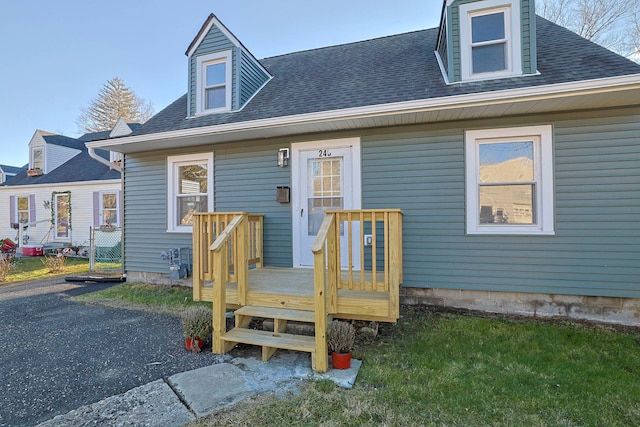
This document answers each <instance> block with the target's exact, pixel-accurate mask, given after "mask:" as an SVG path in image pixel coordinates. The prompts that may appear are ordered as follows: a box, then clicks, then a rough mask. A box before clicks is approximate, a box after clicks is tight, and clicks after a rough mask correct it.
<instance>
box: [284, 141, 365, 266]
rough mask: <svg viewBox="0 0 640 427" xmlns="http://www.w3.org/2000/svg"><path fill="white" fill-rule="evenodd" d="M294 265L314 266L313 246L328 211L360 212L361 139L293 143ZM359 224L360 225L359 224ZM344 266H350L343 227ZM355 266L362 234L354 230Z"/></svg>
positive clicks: (357, 264)
mask: <svg viewBox="0 0 640 427" xmlns="http://www.w3.org/2000/svg"><path fill="white" fill-rule="evenodd" d="M291 148H292V150H291V152H292V173H293V179H292V186H293V189H292V195H293V203H292V208H293V212H292V215H293V264H294V267H307V266H309V267H310V266H313V254H312V252H311V246H312V245H313V242H314V240H315V238H316V235H317V234H318V230H319V229H320V225H321V224H322V221H323V220H324V213H325V211H326V210H332V209H334V210H335V209H360V206H361V189H360V139H359V138H348V139H340V140H327V141H313V142H304V143H298V144H292V147H291ZM356 225H358V224H356ZM340 227H341V235H342V238H341V241H340V245H341V248H343V249H342V250H341V251H340V254H341V264H342V267H347V265H348V259H347V258H348V251H347V250H346V248H347V238H348V236H347V230H346V227H345V226H344V225H343V224H341V225H340ZM352 237H353V243H354V244H353V245H352V247H353V260H352V264H353V267H358V266H359V265H360V253H359V250H360V244H359V240H360V231H359V229H358V228H357V227H356V228H354V229H353V230H352Z"/></svg>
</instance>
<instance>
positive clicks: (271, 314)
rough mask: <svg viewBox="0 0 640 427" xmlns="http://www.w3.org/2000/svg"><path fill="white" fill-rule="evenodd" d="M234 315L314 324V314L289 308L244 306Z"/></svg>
mask: <svg viewBox="0 0 640 427" xmlns="http://www.w3.org/2000/svg"><path fill="white" fill-rule="evenodd" d="M235 314H236V315H241V316H252V317H265V318H269V319H280V320H292V321H295V322H307V323H315V321H316V319H315V314H314V312H313V311H308V310H294V309H290V308H276V307H259V306H255V305H245V306H244V307H241V308H239V309H237V310H236V311H235Z"/></svg>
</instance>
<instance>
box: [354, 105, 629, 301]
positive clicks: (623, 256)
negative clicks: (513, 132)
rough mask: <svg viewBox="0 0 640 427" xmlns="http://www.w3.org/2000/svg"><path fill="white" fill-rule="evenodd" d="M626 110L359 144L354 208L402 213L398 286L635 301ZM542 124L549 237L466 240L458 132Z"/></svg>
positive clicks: (376, 138) (407, 135)
mask: <svg viewBox="0 0 640 427" xmlns="http://www.w3.org/2000/svg"><path fill="white" fill-rule="evenodd" d="M634 113H635V115H627V116H618V117H616V116H598V115H597V114H595V113H592V114H590V115H589V116H585V117H584V118H575V115H574V117H572V116H566V117H567V118H566V119H562V118H559V116H558V115H556V116H553V117H547V118H546V120H544V118H538V119H537V121H536V122H535V123H532V122H530V121H526V120H519V121H517V122H515V121H513V120H511V121H509V120H496V121H489V122H488V121H483V122H478V123H460V124H457V125H456V128H455V129H451V130H438V131H425V132H418V133H405V134H397V135H388V136H370V137H367V138H364V139H363V153H362V157H363V199H364V200H363V202H364V203H363V206H364V207H365V208H382V207H393V208H401V209H402V210H403V211H404V236H403V239H404V240H403V242H404V248H403V255H404V278H405V282H404V286H411V287H420V288H427V287H432V288H446V289H467V290H486V291H511V292H541V293H552V294H553V293H558V294H579V295H599V296H622V297H640V284H638V280H637V278H638V277H640V245H638V238H639V237H640V222H639V221H638V217H639V214H640V174H638V172H637V165H638V164H640V115H639V114H640V110H638V109H636V110H635V111H634ZM540 119H542V120H543V121H542V122H541V121H540ZM543 123H546V124H549V123H550V124H552V125H553V126H554V154H555V189H556V216H555V218H556V223H555V228H556V235H555V236H550V237H549V236H467V235H465V229H464V224H465V209H464V207H465V199H464V194H465V189H464V156H463V148H464V141H463V135H464V131H463V130H464V129H465V128H467V129H472V128H480V127H501V126H505V127H508V126H523V125H529V124H543Z"/></svg>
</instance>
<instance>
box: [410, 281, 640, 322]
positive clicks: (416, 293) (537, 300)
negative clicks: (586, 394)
mask: <svg viewBox="0 0 640 427" xmlns="http://www.w3.org/2000/svg"><path fill="white" fill-rule="evenodd" d="M400 302H401V303H402V304H408V305H415V304H426V305H434V306H438V307H450V308H462V309H469V310H480V311H486V312H490V313H501V314H519V315H523V316H532V317H562V318H566V319H576V320H590V321H595V322H605V323H616V324H621V325H629V326H640V299H637V298H618V297H591V296H579V295H557V294H553V295H552V294H534V293H525V292H489V291H465V290H455V289H422V288H400Z"/></svg>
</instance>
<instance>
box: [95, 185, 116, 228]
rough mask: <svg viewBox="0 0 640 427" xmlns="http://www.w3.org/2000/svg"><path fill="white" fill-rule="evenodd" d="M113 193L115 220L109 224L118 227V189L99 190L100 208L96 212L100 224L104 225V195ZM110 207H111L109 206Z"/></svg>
mask: <svg viewBox="0 0 640 427" xmlns="http://www.w3.org/2000/svg"><path fill="white" fill-rule="evenodd" d="M111 194H113V195H114V196H116V207H115V210H116V219H117V220H116V222H112V223H111V225H112V226H114V227H120V197H119V195H120V194H119V191H118V190H113V191H101V192H100V203H99V207H98V209H100V210H99V211H98V212H99V213H98V214H99V215H100V225H106V224H107V222H106V221H105V219H104V209H105V207H104V196H106V195H111ZM109 209H112V208H109Z"/></svg>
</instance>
